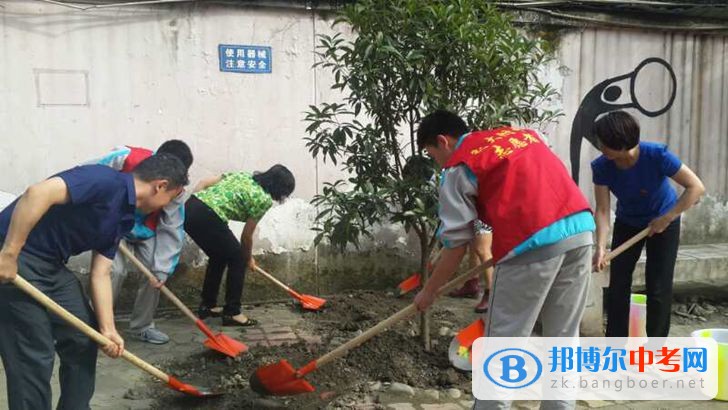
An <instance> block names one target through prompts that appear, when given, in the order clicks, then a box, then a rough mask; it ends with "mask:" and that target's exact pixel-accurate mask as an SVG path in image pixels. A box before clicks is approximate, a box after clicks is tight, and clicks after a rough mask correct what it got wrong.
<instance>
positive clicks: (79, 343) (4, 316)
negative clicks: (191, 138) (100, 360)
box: [0, 155, 187, 410]
mask: <svg viewBox="0 0 728 410" xmlns="http://www.w3.org/2000/svg"><path fill="white" fill-rule="evenodd" d="M186 184H187V170H186V168H185V166H184V165H183V164H182V162H181V161H180V160H179V159H178V158H176V157H174V156H171V155H155V156H152V157H150V158H149V159H147V160H145V161H143V162H142V163H141V164H139V166H138V167H137V168H136V169H135V170H134V172H133V174H124V173H121V172H118V171H114V170H112V169H111V168H108V167H105V166H101V165H86V166H80V167H76V168H72V169H70V170H67V171H64V172H61V173H59V174H57V175H55V176H53V177H51V178H49V179H47V180H45V181H43V182H39V183H37V184H35V185H32V186H31V187H29V188H28V189H27V190H26V191H25V193H23V195H22V196H20V197H19V198H18V199H17V200H15V201H14V202H13V203H12V204H10V205H8V206H7V207H6V208H5V209H4V210H3V211H2V212H0V243H2V249H1V250H0V283H2V284H1V285H0V334H1V335H2V337H0V355H1V356H2V360H3V365H4V367H5V374H6V378H7V387H8V403H9V407H10V409H11V410H16V409H34V410H35V409H39V410H42V409H50V408H51V405H52V398H51V388H50V379H51V374H52V372H53V360H54V356H55V353H58V356H59V357H60V359H61V363H60V373H59V375H60V380H59V382H60V385H61V397H60V399H59V401H58V408H59V409H74V410H75V409H88V408H89V402H90V401H91V397H92V396H93V392H94V385H95V380H94V379H95V371H96V350H97V349H96V345H95V343H94V342H93V341H92V340H90V339H88V338H87V337H86V336H84V335H83V333H81V332H80V331H78V330H76V329H75V328H73V327H72V326H71V325H69V324H67V323H65V322H64V321H62V320H61V319H60V318H59V317H57V316H55V315H52V314H50V313H49V312H48V311H46V310H45V309H44V308H43V306H41V305H40V304H39V303H37V302H36V301H35V300H34V299H32V298H31V297H30V296H28V295H26V294H25V293H23V292H22V291H21V290H20V289H19V288H17V287H15V286H14V285H12V284H11V283H9V282H12V281H13V280H14V279H15V277H16V275H18V274H19V275H21V276H22V277H23V278H24V279H25V280H27V281H28V282H30V283H31V284H32V285H33V286H35V287H36V288H38V289H39V290H40V291H41V292H43V293H45V294H46V295H47V296H48V297H50V298H51V299H53V300H54V301H55V302H56V303H58V304H59V305H61V306H62V307H63V308H65V309H66V310H68V311H69V312H70V313H71V314H73V315H74V316H76V317H78V318H79V319H81V320H82V321H84V322H85V323H87V324H88V325H90V326H92V327H94V328H97V329H98V330H99V331H100V332H101V333H102V334H103V335H104V336H106V337H108V338H109V339H111V341H112V342H113V343H111V344H109V345H106V346H103V347H102V350H103V351H104V353H106V354H107V355H109V356H111V357H118V356H119V355H121V353H122V352H123V349H124V340H123V339H122V338H121V336H119V333H118V332H117V331H116V326H115V325H114V316H113V305H112V298H111V281H110V278H109V272H110V270H111V263H112V260H113V259H114V256H115V255H116V250H117V246H118V244H119V240H120V239H121V237H122V236H124V235H125V234H127V233H128V232H129V231H130V230H131V229H132V227H133V226H134V212H135V211H136V210H137V209H139V210H141V211H143V212H147V213H148V212H153V211H156V210H158V209H161V208H162V207H163V206H164V205H166V204H167V203H169V202H170V201H171V200H172V199H173V198H175V197H176V196H177V194H179V193H180V191H181V190H182V189H183V187H184V185H186ZM89 250H91V251H93V257H92V262H91V269H90V278H91V280H90V286H89V289H90V293H91V295H90V296H91V301H92V303H93V310H92V308H91V306H90V305H89V303H88V301H87V298H86V297H85V296H84V294H83V291H82V288H81V284H80V282H79V281H78V279H76V277H75V276H74V274H73V273H72V272H71V271H70V270H68V269H67V268H66V267H65V263H66V261H67V260H68V258H69V257H70V256H72V255H77V254H79V253H81V252H85V251H89Z"/></svg>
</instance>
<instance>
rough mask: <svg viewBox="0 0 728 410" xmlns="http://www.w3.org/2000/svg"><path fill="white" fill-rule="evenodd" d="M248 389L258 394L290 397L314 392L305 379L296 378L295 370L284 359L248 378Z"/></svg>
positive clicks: (260, 369)
mask: <svg viewBox="0 0 728 410" xmlns="http://www.w3.org/2000/svg"><path fill="white" fill-rule="evenodd" d="M250 388H251V389H253V391H255V392H256V393H258V394H265V395H273V396H292V395H294V394H301V393H309V392H312V391H315V390H316V389H315V388H314V387H313V386H312V385H311V384H309V383H308V382H307V381H306V380H305V379H303V378H300V377H298V375H297V372H296V369H294V368H293V366H291V364H290V363H288V361H286V360H285V359H284V360H281V361H279V362H278V363H274V364H269V365H268V366H263V367H260V368H258V370H256V371H255V373H253V374H252V375H251V376H250Z"/></svg>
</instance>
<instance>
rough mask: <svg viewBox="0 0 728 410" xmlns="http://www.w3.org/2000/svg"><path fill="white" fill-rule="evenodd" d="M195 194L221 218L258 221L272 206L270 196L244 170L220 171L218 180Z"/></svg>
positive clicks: (225, 219) (224, 219)
mask: <svg viewBox="0 0 728 410" xmlns="http://www.w3.org/2000/svg"><path fill="white" fill-rule="evenodd" d="M195 196H196V197H197V198H198V199H199V200H200V201H202V202H204V203H205V205H207V206H209V207H210V209H212V210H213V211H215V213H216V214H217V215H218V216H219V217H220V218H221V219H222V220H223V221H225V222H227V221H229V220H231V219H232V220H233V221H240V222H245V221H247V220H248V219H250V218H252V219H255V220H256V221H258V220H260V218H262V217H263V215H264V214H265V213H266V211H268V209H270V207H271V206H273V198H271V196H270V195H268V193H267V192H265V191H264V190H263V188H262V187H261V186H260V185H258V184H257V183H256V182H255V180H253V176H252V175H251V174H249V173H247V172H236V173H229V174H223V176H222V180H220V182H218V183H217V184H215V185H212V186H211V187H208V188H206V189H203V190H202V191H200V192H198V193H196V194H195Z"/></svg>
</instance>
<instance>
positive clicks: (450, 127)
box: [417, 110, 468, 149]
mask: <svg viewBox="0 0 728 410" xmlns="http://www.w3.org/2000/svg"><path fill="white" fill-rule="evenodd" d="M466 132H468V126H467V125H466V124H465V121H463V119H462V118H460V117H459V116H458V115H457V114H455V113H453V112H450V111H447V110H437V111H435V112H433V113H430V114H428V115H427V116H425V118H423V119H422V121H420V126H419V128H418V129H417V145H418V146H419V148H420V149H424V148H425V147H426V146H436V145H437V136H438V135H447V136H450V137H453V138H459V137H460V136H461V135H463V134H465V133H466Z"/></svg>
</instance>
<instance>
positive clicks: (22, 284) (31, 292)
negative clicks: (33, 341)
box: [13, 275, 169, 383]
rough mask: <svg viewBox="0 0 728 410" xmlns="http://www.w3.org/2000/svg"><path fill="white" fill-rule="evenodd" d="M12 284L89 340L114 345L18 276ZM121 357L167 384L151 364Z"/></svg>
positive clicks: (133, 356)
mask: <svg viewBox="0 0 728 410" xmlns="http://www.w3.org/2000/svg"><path fill="white" fill-rule="evenodd" d="M13 284H14V285H15V286H17V287H18V288H20V290H22V291H23V292H25V293H27V294H28V296H30V297H32V298H33V299H35V300H36V301H37V302H38V303H40V304H41V305H43V307H45V308H46V309H48V310H50V311H51V312H53V313H55V314H56V315H58V316H59V317H60V318H61V319H63V320H64V321H66V322H68V324H70V325H71V326H73V327H75V328H76V329H78V330H79V331H80V332H82V333H83V334H85V335H86V336H88V337H89V338H91V340H93V341H94V342H96V343H98V344H99V345H102V346H106V345H109V344H113V343H114V342H112V341H111V339H109V338H107V337H106V336H104V335H102V334H101V333H99V332H97V331H96V330H95V329H94V328H92V327H91V326H89V325H87V324H86V323H85V322H84V321H82V320H81V319H79V318H77V317H76V316H74V315H73V314H71V312H69V311H67V310H66V309H64V308H63V307H62V306H60V305H59V304H57V303H56V302H54V301H53V300H52V299H51V298H49V297H48V296H46V295H45V294H44V293H43V292H41V291H40V290H38V289H37V288H36V287H35V286H33V285H31V284H30V283H29V282H28V281H26V280H25V279H23V278H22V277H21V276H20V275H16V276H15V279H13ZM121 357H123V358H124V359H125V360H126V361H128V362H129V363H131V364H133V365H134V366H136V367H138V368H140V369H142V370H144V371H145V372H147V373H149V374H151V375H152V376H154V377H156V378H158V379H159V380H162V381H163V382H165V383H169V375H167V374H166V373H164V372H163V371H161V370H159V369H157V368H156V367H154V366H152V365H151V364H149V363H147V362H145V361H144V360H142V359H140V358H138V357H137V356H135V355H133V354H132V353H130V352H129V351H128V350H124V353H123V354H122V355H121Z"/></svg>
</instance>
